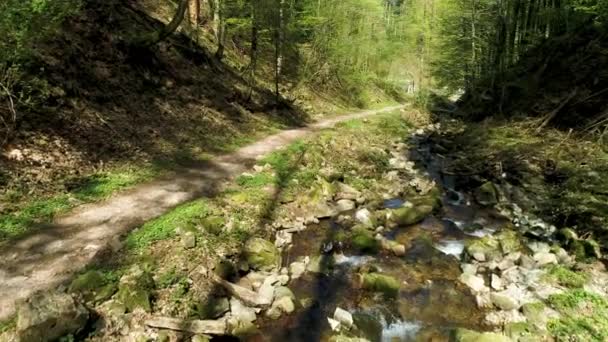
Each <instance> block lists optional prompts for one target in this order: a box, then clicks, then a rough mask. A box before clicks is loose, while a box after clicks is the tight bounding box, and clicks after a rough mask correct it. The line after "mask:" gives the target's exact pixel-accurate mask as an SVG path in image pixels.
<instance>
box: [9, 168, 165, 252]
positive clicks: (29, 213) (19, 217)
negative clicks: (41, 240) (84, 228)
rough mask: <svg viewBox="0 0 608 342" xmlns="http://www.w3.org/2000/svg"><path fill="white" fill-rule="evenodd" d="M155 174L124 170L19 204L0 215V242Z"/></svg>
mask: <svg viewBox="0 0 608 342" xmlns="http://www.w3.org/2000/svg"><path fill="white" fill-rule="evenodd" d="M159 173H160V171H159V170H158V169H146V168H142V169H134V168H125V169H118V170H115V171H112V172H106V173H100V174H95V175H92V176H90V177H86V178H83V179H79V180H76V181H72V182H68V183H69V185H68V188H69V189H70V190H69V191H68V192H67V193H64V194H60V195H57V196H53V197H50V198H46V199H40V200H34V201H29V202H26V203H23V204H19V205H20V208H19V209H14V210H12V211H10V212H9V213H6V214H3V215H0V242H1V241H4V240H12V239H17V238H19V237H22V236H24V235H25V234H27V233H29V232H31V231H33V229H34V226H35V224H36V223H45V222H50V221H51V220H52V219H53V218H54V217H55V216H56V215H58V214H61V213H63V212H65V211H67V210H69V209H71V208H73V207H75V206H76V205H78V204H80V203H83V202H93V201H96V200H100V199H104V198H107V197H108V196H110V195H111V194H112V193H114V192H116V191H119V190H123V189H126V188H128V187H130V186H133V185H135V184H138V183H141V182H143V181H146V180H150V179H152V178H153V177H155V176H157V175H158V174H159ZM18 197H23V196H22V195H21V196H20V195H17V194H14V193H13V194H9V199H10V198H12V200H17V198H18Z"/></svg>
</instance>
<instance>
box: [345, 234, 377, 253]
mask: <svg viewBox="0 0 608 342" xmlns="http://www.w3.org/2000/svg"><path fill="white" fill-rule="evenodd" d="M351 243H352V246H353V248H355V249H356V250H357V251H359V252H361V253H371V254H373V253H377V252H378V251H379V250H380V242H379V241H378V240H376V239H375V238H374V234H373V233H372V232H371V231H369V230H367V229H365V228H357V229H355V230H353V233H352V239H351Z"/></svg>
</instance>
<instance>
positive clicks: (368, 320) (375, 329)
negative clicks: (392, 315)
mask: <svg viewBox="0 0 608 342" xmlns="http://www.w3.org/2000/svg"><path fill="white" fill-rule="evenodd" d="M353 322H354V324H355V326H356V327H357V329H358V330H359V331H360V332H361V333H362V334H363V335H364V336H365V337H366V338H367V339H368V340H370V341H380V340H381V339H382V323H381V322H380V320H379V319H378V318H377V317H376V316H374V315H372V314H368V313H365V312H355V313H353Z"/></svg>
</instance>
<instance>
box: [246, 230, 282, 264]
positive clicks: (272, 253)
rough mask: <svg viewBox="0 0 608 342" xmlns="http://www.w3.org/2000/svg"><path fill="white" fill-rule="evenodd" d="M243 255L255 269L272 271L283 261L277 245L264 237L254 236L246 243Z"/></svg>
mask: <svg viewBox="0 0 608 342" xmlns="http://www.w3.org/2000/svg"><path fill="white" fill-rule="evenodd" d="M243 256H244V258H245V260H246V261H247V263H248V264H249V266H250V267H251V268H253V269H254V270H260V271H271V270H273V269H274V268H277V267H278V266H279V265H280V263H281V254H280V253H279V250H278V249H277V248H276V247H275V245H274V244H273V243H272V242H270V241H268V240H264V239H262V238H252V239H249V240H248V241H247V242H246V243H245V247H244V249H243Z"/></svg>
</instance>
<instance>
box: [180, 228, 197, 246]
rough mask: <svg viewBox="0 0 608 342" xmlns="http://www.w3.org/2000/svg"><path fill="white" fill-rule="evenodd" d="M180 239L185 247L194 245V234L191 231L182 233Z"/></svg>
mask: <svg viewBox="0 0 608 342" xmlns="http://www.w3.org/2000/svg"><path fill="white" fill-rule="evenodd" d="M181 241H182V246H184V248H186V249H190V248H194V247H196V236H195V235H194V233H193V232H185V233H184V235H182V239H181Z"/></svg>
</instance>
